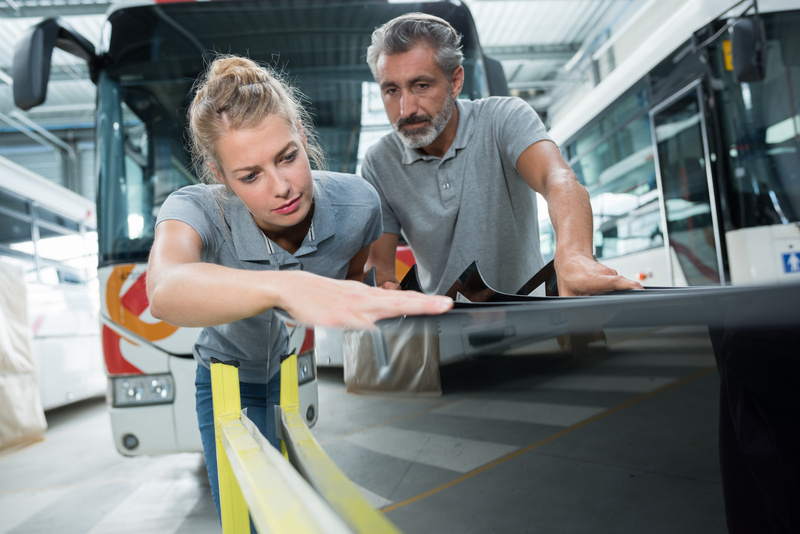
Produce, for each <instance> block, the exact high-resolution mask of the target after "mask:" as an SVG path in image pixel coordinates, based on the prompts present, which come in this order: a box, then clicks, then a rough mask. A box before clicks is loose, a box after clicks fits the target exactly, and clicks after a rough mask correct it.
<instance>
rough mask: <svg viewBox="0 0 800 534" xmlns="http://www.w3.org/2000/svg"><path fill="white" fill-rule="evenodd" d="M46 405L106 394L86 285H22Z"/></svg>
mask: <svg viewBox="0 0 800 534" xmlns="http://www.w3.org/2000/svg"><path fill="white" fill-rule="evenodd" d="M26 289H27V298H26V300H27V304H28V317H29V322H30V324H31V325H32V330H33V354H34V357H35V358H36V364H37V365H36V366H37V370H38V376H37V381H38V384H39V393H40V396H41V399H42V407H43V408H44V409H45V410H49V409H52V408H57V407H60V406H64V405H66V404H69V403H72V402H77V401H80V400H83V399H88V398H91V397H97V396H101V395H104V394H105V391H106V376H105V370H104V368H103V353H102V346H101V343H100V327H99V321H98V311H97V301H96V299H92V298H91V296H90V294H89V293H88V292H87V289H86V288H85V287H81V286H78V287H70V286H68V285H66V284H62V285H60V286H52V285H45V284H26Z"/></svg>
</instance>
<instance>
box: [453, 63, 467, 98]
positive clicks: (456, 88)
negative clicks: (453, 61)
mask: <svg viewBox="0 0 800 534" xmlns="http://www.w3.org/2000/svg"><path fill="white" fill-rule="evenodd" d="M450 83H451V87H452V88H453V98H456V97H457V96H458V95H460V94H461V89H462V88H463V87H464V67H462V66H461V65H459V66H458V68H457V69H456V70H455V72H453V77H452V78H451V79H450Z"/></svg>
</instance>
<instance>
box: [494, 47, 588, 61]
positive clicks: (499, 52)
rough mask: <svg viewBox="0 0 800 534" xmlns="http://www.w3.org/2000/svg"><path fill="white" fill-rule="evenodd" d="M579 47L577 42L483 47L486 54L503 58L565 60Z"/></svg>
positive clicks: (499, 58) (495, 57) (501, 59)
mask: <svg viewBox="0 0 800 534" xmlns="http://www.w3.org/2000/svg"><path fill="white" fill-rule="evenodd" d="M579 48H580V45H579V43H570V44H564V45H537V44H532V45H512V46H486V47H484V48H483V52H484V54H486V55H487V56H489V57H491V58H494V59H497V60H499V61H503V60H513V59H527V60H554V61H564V62H567V61H569V59H570V58H571V57H572V56H573V55H575V52H577V51H578V49H579Z"/></svg>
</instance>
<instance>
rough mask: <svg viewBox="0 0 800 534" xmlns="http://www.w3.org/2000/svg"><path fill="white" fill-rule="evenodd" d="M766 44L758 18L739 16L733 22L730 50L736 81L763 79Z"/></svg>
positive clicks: (762, 27)
mask: <svg viewBox="0 0 800 534" xmlns="http://www.w3.org/2000/svg"><path fill="white" fill-rule="evenodd" d="M766 46H767V43H766V42H765V38H764V26H763V24H762V23H761V20H760V19H758V18H741V19H739V20H737V21H736V22H735V23H734V24H733V28H732V35H731V52H732V53H733V75H734V77H735V78H736V81H737V82H740V83H741V82H760V81H761V80H763V79H764V75H765V72H764V54H765V52H766Z"/></svg>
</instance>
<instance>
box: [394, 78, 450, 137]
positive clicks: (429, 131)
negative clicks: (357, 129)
mask: <svg viewBox="0 0 800 534" xmlns="http://www.w3.org/2000/svg"><path fill="white" fill-rule="evenodd" d="M454 106H455V98H453V96H452V95H451V94H450V92H449V91H448V93H447V100H445V103H444V107H443V108H442V110H441V111H440V112H439V113H437V114H436V116H435V117H433V118H431V116H430V115H411V116H410V117H406V118H405V119H398V120H397V122H395V123H394V124H392V128H394V131H395V132H397V134H398V135H399V136H400V140H401V141H403V144H404V145H406V146H407V147H408V148H422V147H426V146H428V145H430V144H431V143H433V142H434V141H435V140H436V138H437V137H439V134H441V133H442V132H443V131H444V129H445V127H446V126H447V123H448V122H449V121H450V117H451V116H452V115H453V107H454ZM425 122H427V123H428V124H426V125H425V126H421V127H419V128H415V129H414V130H404V129H403V126H405V125H406V124H416V123H425Z"/></svg>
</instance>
